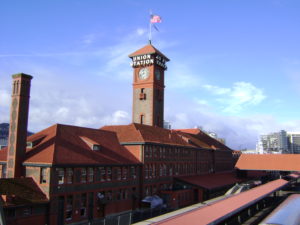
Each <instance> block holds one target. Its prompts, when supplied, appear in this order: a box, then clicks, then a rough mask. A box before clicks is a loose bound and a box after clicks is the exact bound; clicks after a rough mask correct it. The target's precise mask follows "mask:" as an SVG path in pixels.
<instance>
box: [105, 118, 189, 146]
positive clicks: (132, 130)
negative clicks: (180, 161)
mask: <svg viewBox="0 0 300 225" xmlns="http://www.w3.org/2000/svg"><path fill="white" fill-rule="evenodd" d="M101 130H108V131H114V132H116V133H117V136H118V138H119V141H120V142H121V143H139V142H152V143H160V144H170V145H180V146H189V147H193V145H191V144H189V143H187V142H186V141H185V140H183V139H182V138H181V137H180V136H179V135H178V134H177V132H175V131H172V130H168V129H164V128H161V127H154V126H148V125H144V124H137V123H132V124H129V125H121V126H104V127H102V128H101Z"/></svg>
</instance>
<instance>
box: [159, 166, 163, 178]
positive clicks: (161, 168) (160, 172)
mask: <svg viewBox="0 0 300 225" xmlns="http://www.w3.org/2000/svg"><path fill="white" fill-rule="evenodd" d="M162 175H163V167H162V165H159V176H160V177H161V176H162Z"/></svg>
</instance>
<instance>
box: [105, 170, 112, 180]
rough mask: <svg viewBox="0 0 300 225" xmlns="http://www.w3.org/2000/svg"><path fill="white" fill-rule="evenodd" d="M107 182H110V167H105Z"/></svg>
mask: <svg viewBox="0 0 300 225" xmlns="http://www.w3.org/2000/svg"><path fill="white" fill-rule="evenodd" d="M106 172H107V180H111V167H107V171H106Z"/></svg>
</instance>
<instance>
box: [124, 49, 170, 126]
mask: <svg viewBox="0 0 300 225" xmlns="http://www.w3.org/2000/svg"><path fill="white" fill-rule="evenodd" d="M129 57H130V58H131V59H132V64H131V65H132V67H133V108H132V121H133V123H140V124H146V125H150V126H158V127H163V123H164V89H165V84H164V82H165V76H164V75H165V70H166V69H167V66H166V62H167V61H169V59H168V58H167V57H166V56H165V55H163V54H162V53H161V52H160V51H158V50H157V49H156V48H155V47H154V46H153V45H151V44H148V45H146V46H144V47H143V48H141V49H139V50H137V51H135V52H134V53H132V54H130V55H129Z"/></svg>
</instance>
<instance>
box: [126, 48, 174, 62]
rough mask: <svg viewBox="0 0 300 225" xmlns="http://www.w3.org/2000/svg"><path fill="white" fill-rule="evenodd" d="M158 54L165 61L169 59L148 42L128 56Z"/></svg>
mask: <svg viewBox="0 0 300 225" xmlns="http://www.w3.org/2000/svg"><path fill="white" fill-rule="evenodd" d="M155 53H157V54H159V55H161V56H163V57H164V58H165V59H166V60H167V61H170V60H169V59H168V57H167V56H165V55H164V54H162V53H161V52H160V51H159V50H157V49H156V48H155V47H154V46H153V45H151V44H148V45H145V46H144V47H142V48H141V49H139V50H137V51H135V52H133V53H131V54H130V55H129V57H133V56H138V55H145V54H155Z"/></svg>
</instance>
